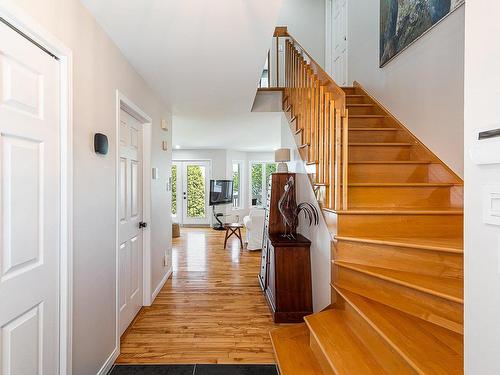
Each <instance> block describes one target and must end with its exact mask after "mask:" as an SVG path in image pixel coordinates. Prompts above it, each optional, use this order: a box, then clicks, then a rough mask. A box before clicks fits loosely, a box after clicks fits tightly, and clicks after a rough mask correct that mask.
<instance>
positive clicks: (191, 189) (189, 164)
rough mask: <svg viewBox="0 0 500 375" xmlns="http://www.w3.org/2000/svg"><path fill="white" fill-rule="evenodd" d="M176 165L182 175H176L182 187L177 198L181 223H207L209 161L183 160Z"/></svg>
mask: <svg viewBox="0 0 500 375" xmlns="http://www.w3.org/2000/svg"><path fill="white" fill-rule="evenodd" d="M178 165H179V166H180V171H181V175H182V176H177V177H178V178H179V177H181V178H182V189H181V190H179V192H178V198H177V199H178V200H180V201H181V202H182V224H187V225H206V224H209V223H210V217H209V213H208V193H209V188H210V162H209V161H183V162H181V163H179V164H178ZM181 202H180V203H181Z"/></svg>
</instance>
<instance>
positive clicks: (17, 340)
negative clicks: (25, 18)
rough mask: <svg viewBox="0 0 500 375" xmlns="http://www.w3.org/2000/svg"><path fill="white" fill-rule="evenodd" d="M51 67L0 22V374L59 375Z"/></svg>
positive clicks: (56, 155)
mask: <svg viewBox="0 0 500 375" xmlns="http://www.w3.org/2000/svg"><path fill="white" fill-rule="evenodd" d="M59 95H60V94H59V63H58V62H57V60H55V59H54V58H53V57H51V56H49V55H48V54H47V53H45V52H44V51H42V50H41V49H39V48H38V47H36V46H35V45H34V44H32V43H31V42H29V41H28V40H27V39H25V38H24V37H23V36H21V35H20V34H18V33H17V32H15V31H13V30H12V29H10V28H9V27H8V26H6V25H4V24H3V23H1V22H0V373H1V374H3V375H11V374H12V375H18V374H38V375H40V374H46V375H50V374H59V368H58V363H59V313H58V309H59V288H60V286H59V285H60V284H59V260H60V244H59V240H60V224H61V217H60V202H61V195H60V194H61V192H60V181H61V180H60V173H61V172H60V141H59V139H60V110H59V109H60V108H59V103H60V96H59Z"/></svg>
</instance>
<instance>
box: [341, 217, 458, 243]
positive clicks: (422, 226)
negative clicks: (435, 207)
mask: <svg viewBox="0 0 500 375" xmlns="http://www.w3.org/2000/svg"><path fill="white" fill-rule="evenodd" d="M337 227H338V235H339V236H343V237H381V236H384V235H385V236H391V237H410V238H411V237H415V238H433V237H438V238H459V237H461V236H462V235H463V215H428V214H422V215H413V214H412V215H410V214H401V215H371V214H366V215H353V214H351V215H350V214H342V215H338V219H337ZM333 229H335V228H332V230H333Z"/></svg>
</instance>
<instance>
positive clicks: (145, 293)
mask: <svg viewBox="0 0 500 375" xmlns="http://www.w3.org/2000/svg"><path fill="white" fill-rule="evenodd" d="M122 109H123V110H125V111H126V112H127V113H129V114H130V115H131V116H133V117H135V118H136V119H137V120H138V121H139V122H141V124H142V221H144V222H146V223H148V226H147V227H146V228H144V230H143V233H142V278H143V279H142V305H143V306H150V305H151V303H152V295H151V289H152V288H151V151H152V149H151V137H152V130H153V129H152V124H153V120H152V118H151V117H150V116H149V115H148V114H146V112H144V111H143V110H142V109H141V108H139V107H138V106H137V105H136V104H135V103H134V102H133V101H132V100H130V99H129V98H128V97H127V96H125V95H124V94H123V93H122V92H121V91H120V90H118V89H117V90H116V128H115V131H116V133H115V134H116V136H115V155H114V156H115V276H116V279H115V291H116V293H115V314H116V315H115V316H116V319H115V320H116V322H115V323H116V325H115V336H116V337H115V340H116V341H115V345H116V349H115V351H114V352H113V354H112V356H113V357H115V358H116V357H117V356H118V355H119V354H120V327H119V326H120V303H119V298H120V290H119V276H120V270H119V255H120V254H119V247H120V240H119V225H120V223H119V217H120V216H119V209H120V202H119V200H120V186H119V181H120V180H119V177H120V112H121V110H122ZM112 362H114V360H113V361H112Z"/></svg>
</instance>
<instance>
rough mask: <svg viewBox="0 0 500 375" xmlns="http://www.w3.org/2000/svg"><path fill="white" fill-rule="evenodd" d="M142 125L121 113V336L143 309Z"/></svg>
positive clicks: (123, 112) (128, 115)
mask: <svg viewBox="0 0 500 375" xmlns="http://www.w3.org/2000/svg"><path fill="white" fill-rule="evenodd" d="M142 169H143V164H142V124H141V123H140V122H139V121H138V120H137V119H135V118H134V117H132V116H131V115H130V114H128V113H127V112H125V111H124V110H123V109H122V110H120V168H119V234H118V236H119V248H118V251H119V257H118V269H119V279H118V280H119V283H118V285H119V309H120V310H119V315H120V317H119V320H120V322H119V327H120V335H122V334H123V332H124V331H125V329H126V328H127V327H128V326H129V325H130V323H131V322H132V320H133V319H134V317H135V316H136V315H137V313H138V312H139V310H140V308H141V307H142V294H143V286H142V275H143V273H142V262H143V254H142V252H143V248H142V228H141V223H142V201H143V196H142V194H143V192H142V173H143V170H142Z"/></svg>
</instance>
